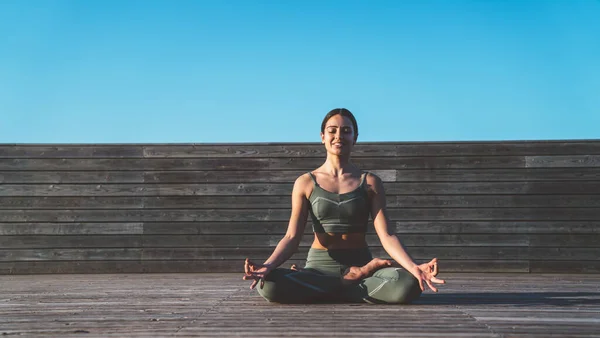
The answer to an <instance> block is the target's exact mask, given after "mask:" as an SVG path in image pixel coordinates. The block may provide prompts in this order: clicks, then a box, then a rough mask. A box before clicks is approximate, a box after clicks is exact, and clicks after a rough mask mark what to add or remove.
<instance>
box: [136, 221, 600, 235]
mask: <svg viewBox="0 0 600 338" xmlns="http://www.w3.org/2000/svg"><path fill="white" fill-rule="evenodd" d="M394 223H395V226H396V232H397V233H515V234H553V235H556V236H562V235H563V234H600V227H598V222H597V221H554V220H553V221H505V220H493V221H396V222H394ZM159 225H160V223H157V224H156V227H157V228H158V227H159ZM147 227H152V225H150V224H149V223H145V224H144V229H146V228H147ZM162 229H164V228H162ZM202 229H203V230H204V231H208V227H207V228H202ZM165 230H166V229H165ZM152 231H156V230H155V229H154V228H152Z"/></svg>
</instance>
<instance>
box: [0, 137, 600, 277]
mask: <svg viewBox="0 0 600 338" xmlns="http://www.w3.org/2000/svg"><path fill="white" fill-rule="evenodd" d="M324 158H325V153H324V149H323V147H322V145H321V144H314V143H310V144H308V143H306V144H304V143H289V144H169V145H161V144H122V145H119V144H115V145H75V144H73V145H22V144H4V145H0V273H1V274H27V273H96V272H98V273H102V272H105V273H110V272H211V271H213V272H217V271H220V272H228V271H230V272H233V271H239V270H240V267H241V264H242V260H243V258H245V257H251V258H255V259H257V260H260V259H264V258H266V257H267V256H268V255H269V254H270V253H271V252H272V250H273V248H274V247H275V245H276V244H277V242H278V240H279V239H280V238H281V236H282V235H283V234H284V233H285V230H286V226H287V220H288V217H289V215H290V204H291V201H290V193H291V189H292V184H293V181H294V179H295V178H296V177H298V176H299V175H301V174H302V173H305V172H306V171H308V170H310V169H313V168H315V167H317V166H319V165H320V164H321V163H322V162H323V161H324ZM353 162H355V163H356V164H357V165H359V166H360V167H361V168H363V169H365V170H369V171H372V172H374V173H376V174H377V175H379V176H380V177H381V178H382V180H383V181H384V182H385V188H386V194H387V198H388V211H389V217H390V219H391V222H392V224H393V226H395V228H396V232H397V233H398V234H399V236H400V237H401V239H402V240H403V242H404V243H405V245H406V247H407V249H408V251H409V252H410V253H411V254H412V255H413V256H414V258H415V259H416V260H419V261H422V260H426V259H428V258H431V257H434V256H436V257H438V258H439V259H440V261H441V266H442V268H443V269H444V270H445V271H457V272H485V271H487V272H564V273H567V272H568V273H572V272H580V273H600V260H599V259H598V258H600V244H598V243H600V140H586V141H523V142H456V143H449V142H437V143H434V142H432V143H365V144H359V145H357V147H356V149H355V152H354V153H353ZM310 227H311V223H310V221H309V222H308V224H307V228H306V231H305V234H306V235H305V237H304V239H303V241H302V243H301V246H300V249H299V251H298V253H296V254H295V255H294V257H293V259H292V261H293V262H302V261H303V259H304V257H305V255H306V252H307V250H308V247H309V245H310V240H311V235H310ZM368 242H369V244H370V245H371V247H372V249H373V253H374V254H376V255H379V256H384V257H386V253H385V252H384V250H383V249H382V248H381V245H380V243H379V241H378V239H377V236H376V235H375V234H374V231H373V230H372V227H371V228H370V230H369V234H368Z"/></svg>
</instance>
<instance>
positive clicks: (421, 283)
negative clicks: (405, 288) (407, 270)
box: [419, 278, 425, 291]
mask: <svg viewBox="0 0 600 338" xmlns="http://www.w3.org/2000/svg"><path fill="white" fill-rule="evenodd" d="M419 287H420V288H421V291H425V285H424V284H423V279H421V278H419Z"/></svg>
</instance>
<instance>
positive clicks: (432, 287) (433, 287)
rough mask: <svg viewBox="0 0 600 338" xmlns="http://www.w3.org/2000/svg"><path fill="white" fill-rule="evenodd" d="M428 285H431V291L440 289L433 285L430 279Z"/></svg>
mask: <svg viewBox="0 0 600 338" xmlns="http://www.w3.org/2000/svg"><path fill="white" fill-rule="evenodd" d="M427 286H429V288H430V289H431V291H433V292H438V289H437V288H436V287H435V286H433V284H431V282H430V281H427Z"/></svg>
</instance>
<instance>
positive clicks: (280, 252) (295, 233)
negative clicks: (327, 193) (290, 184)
mask: <svg viewBox="0 0 600 338" xmlns="http://www.w3.org/2000/svg"><path fill="white" fill-rule="evenodd" d="M309 182H312V181H311V180H310V178H309V177H308V175H302V176H300V177H298V178H297V179H296V182H294V188H293V190H292V214H291V216H290V222H289V224H288V228H287V231H286V234H285V236H283V238H282V239H281V240H280V241H279V243H278V244H277V247H276V248H275V250H274V251H273V253H272V254H271V256H270V257H269V258H268V259H267V260H266V261H265V262H264V263H263V265H266V266H269V267H271V268H272V269H274V268H276V267H278V266H280V265H281V264H283V263H284V262H285V261H287V260H288V259H289V258H290V257H292V255H293V254H294V253H295V252H296V250H297V249H298V246H299V245H300V241H301V240H302V235H303V234H304V228H305V227H306V220H307V218H308V203H309V202H308V199H307V198H306V196H307V191H306V189H307V186H308V183H309Z"/></svg>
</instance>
